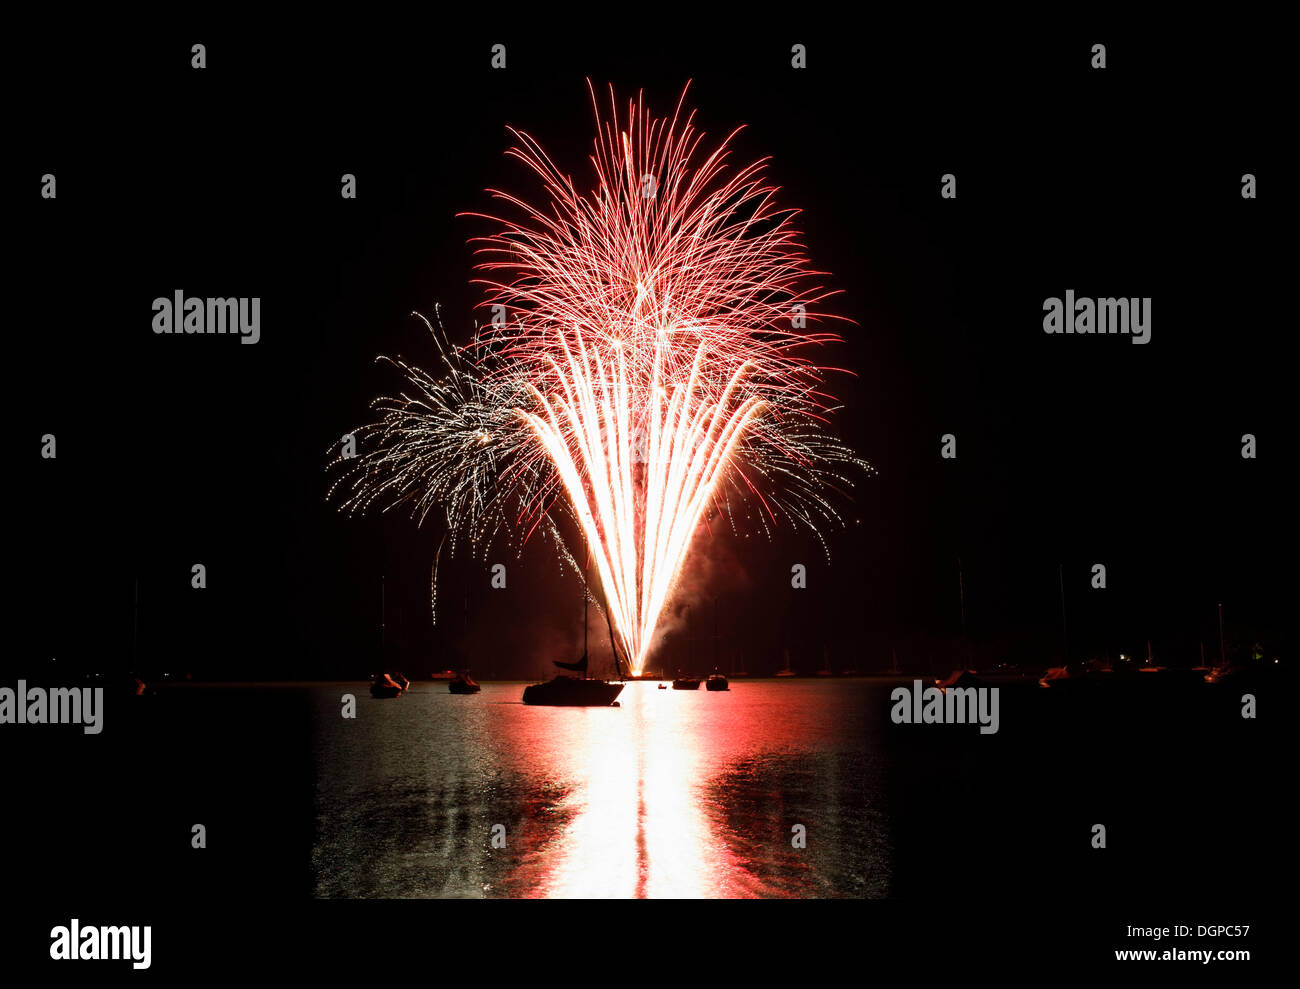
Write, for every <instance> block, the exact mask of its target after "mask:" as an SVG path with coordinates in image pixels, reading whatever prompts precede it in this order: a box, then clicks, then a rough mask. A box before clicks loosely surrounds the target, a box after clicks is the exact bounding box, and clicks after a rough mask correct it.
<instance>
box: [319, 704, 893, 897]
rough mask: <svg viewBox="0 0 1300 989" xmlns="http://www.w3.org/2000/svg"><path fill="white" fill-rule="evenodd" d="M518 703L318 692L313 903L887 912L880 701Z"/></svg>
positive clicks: (886, 834) (887, 846)
mask: <svg viewBox="0 0 1300 989" xmlns="http://www.w3.org/2000/svg"><path fill="white" fill-rule="evenodd" d="M523 687H524V685H523V684H518V683H495V684H484V686H483V690H482V693H480V694H477V695H472V696H456V695H452V694H450V693H449V692H448V691H447V688H446V685H445V684H442V683H422V684H417V685H415V686H414V687H413V689H412V690H411V691H410V692H409V693H407V694H406V695H405V696H403V697H400V698H396V699H392V700H375V699H372V698H371V697H370V696H369V694H368V693H365V692H364V691H363V690H361V689H358V688H355V687H352V688H348V687H338V686H333V687H316V688H313V689H312V706H313V719H312V720H313V733H314V744H313V749H314V752H315V756H316V768H317V774H316V788H315V806H316V827H315V840H314V846H313V849H312V873H313V877H314V885H315V890H314V891H315V894H316V895H317V896H322V897H718V896H722V897H764V896H787V897H788V896H815V897H826V896H853V897H884V896H887V895H889V893H890V889H891V885H890V884H891V866H890V862H891V851H890V848H891V821H890V813H889V807H888V801H887V799H886V789H887V787H886V786H885V780H884V765H883V759H882V751H883V744H882V736H883V730H884V729H883V725H882V724H881V723H880V722H881V721H882V720H887V718H888V713H887V712H888V708H887V706H886V702H885V693H884V692H886V691H887V688H885V687H884V686H882V685H880V684H877V683H872V682H870V681H860V680H836V681H812V680H805V681H798V682H779V681H777V682H773V681H743V680H742V681H733V683H732V688H731V690H730V691H727V692H712V693H711V692H708V691H705V690H704V689H703V688H702V687H701V689H699V690H698V691H675V690H659V689H657V685H656V684H655V683H653V682H635V683H629V684H628V685H627V686H626V687H625V688H624V690H623V692H622V694H621V695H620V698H619V700H620V704H621V706H620V707H617V708H553V707H526V706H524V705H523V704H522V703H521V702H520V697H521V694H522V692H523ZM345 690H351V691H354V692H355V693H356V698H357V717H356V719H355V720H347V719H344V718H343V717H342V716H341V713H340V711H341V706H340V696H341V694H342V693H343V692H344V691H345ZM496 825H503V826H504V828H505V831H504V841H505V847H503V848H502V847H493V841H492V838H493V828H494V826H496ZM796 826H802V829H803V832H804V834H805V835H806V841H805V842H804V846H805V847H795V841H794V840H795V838H796V837H797V835H798V831H797V830H796ZM498 834H500V831H499V829H498ZM498 843H499V842H498Z"/></svg>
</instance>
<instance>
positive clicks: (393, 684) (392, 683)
mask: <svg viewBox="0 0 1300 989" xmlns="http://www.w3.org/2000/svg"><path fill="white" fill-rule="evenodd" d="M370 696H371V697H401V696H402V687H401V685H400V684H399V683H398V682H397V681H396V680H394V679H393V678H392V677H390V676H389V675H388V674H387V673H381V674H379V675H378V676H377V677H375V678H374V680H372V681H371V682H370Z"/></svg>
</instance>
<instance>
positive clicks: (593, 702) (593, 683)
mask: <svg viewBox="0 0 1300 989" xmlns="http://www.w3.org/2000/svg"><path fill="white" fill-rule="evenodd" d="M589 600H590V598H589V597H588V594H587V574H586V572H585V571H584V572H583V575H582V658H581V659H579V660H577V661H575V662H572V663H562V662H560V660H558V659H556V660H552V662H553V663H555V665H556V666H558V667H559V668H560V669H562V670H572V671H573V672H574V673H581V674H582V675H581V676H570V675H568V674H566V673H561V674H560V675H559V676H557V677H555V678H554V679H553V680H547V681H546V682H544V683H534V684H530V685H529V686H527V687H525V688H524V698H523V699H524V703H525V704H544V705H550V706H553V707H609V706H610V705H612V704H614V703H615V702H616V699H617V697H618V695H619V694H621V693H622V692H623V684H621V683H610V682H609V681H606V680H597V679H595V678H594V677H589V676H587V603H588V601H589ZM605 621H606V623H607V624H608V623H609V609H608V608H606V610H605ZM609 644H610V648H611V649H612V650H613V653H614V669H615V671H617V672H618V673H620V674H621V673H622V670H621V669H619V661H618V647H617V646H615V645H614V627H613V625H612V624H610V625H609Z"/></svg>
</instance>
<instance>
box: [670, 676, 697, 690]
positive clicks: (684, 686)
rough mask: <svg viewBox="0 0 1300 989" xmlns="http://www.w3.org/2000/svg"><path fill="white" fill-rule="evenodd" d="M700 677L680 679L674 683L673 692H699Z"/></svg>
mask: <svg viewBox="0 0 1300 989" xmlns="http://www.w3.org/2000/svg"><path fill="white" fill-rule="evenodd" d="M699 689H700V678H699V677H678V678H677V679H676V680H674V681H673V690H699Z"/></svg>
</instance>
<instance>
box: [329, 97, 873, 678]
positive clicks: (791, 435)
mask: <svg viewBox="0 0 1300 989" xmlns="http://www.w3.org/2000/svg"><path fill="white" fill-rule="evenodd" d="M684 97H685V92H683V99H684ZM592 103H593V108H594V109H595V110H596V119H597V129H598V134H599V135H600V136H599V137H598V139H597V141H596V143H595V150H594V153H593V154H592V155H591V157H590V161H591V164H592V166H593V171H594V175H595V188H594V189H593V190H592V191H591V192H590V193H586V194H584V193H580V192H579V191H578V189H577V187H576V186H575V184H574V182H573V180H572V179H571V178H569V177H568V176H566V175H565V174H564V173H563V172H562V171H561V170H560V169H559V168H558V167H557V166H556V165H555V164H554V163H553V162H552V161H551V159H550V158H549V157H548V156H547V154H546V152H545V151H544V150H543V149H542V147H541V145H540V144H539V143H538V142H537V141H535V140H534V139H533V138H531V137H530V136H529V135H527V134H525V133H523V132H520V131H514V132H513V133H514V134H515V136H516V137H517V139H518V144H517V146H516V147H515V148H513V149H512V150H511V151H510V152H509V154H511V155H512V156H514V157H515V158H517V159H519V160H520V161H522V162H523V163H524V164H525V165H527V166H528V167H529V168H530V169H531V170H532V171H533V172H534V173H535V174H536V175H537V176H538V177H539V178H540V179H541V181H542V183H543V187H544V190H545V193H546V204H545V206H544V207H536V206H532V205H529V204H528V203H527V202H525V201H524V200H522V199H519V198H516V197H515V196H512V195H510V194H508V193H505V192H500V191H494V192H493V195H494V197H495V198H497V199H499V200H501V201H502V202H504V203H505V204H507V205H508V206H510V207H511V208H512V210H513V211H515V212H516V213H518V214H520V216H519V217H518V218H516V219H513V220H511V219H502V218H493V217H487V219H489V220H492V222H493V223H494V224H495V225H496V226H497V228H498V229H497V232H496V233H494V234H491V235H489V236H486V237H481V238H477V239H476V243H478V244H479V248H478V252H479V254H480V261H479V264H478V268H479V270H480V272H481V273H482V275H483V277H481V278H480V279H478V282H479V283H480V284H482V285H484V286H485V288H486V290H487V299H486V301H485V302H484V305H485V306H489V307H493V308H494V311H495V312H497V313H498V314H501V315H503V316H504V318H500V317H498V318H497V319H496V320H495V321H494V322H493V324H491V325H490V326H488V327H485V328H483V329H482V330H480V331H479V332H478V333H476V334H475V337H474V340H473V341H472V342H471V344H470V346H469V347H467V348H464V349H463V350H457V349H455V348H451V347H450V346H448V345H447V342H446V339H445V337H442V338H440V337H439V334H438V333H437V332H436V331H434V330H433V328H432V326H430V331H431V332H432V333H433V336H434V340H435V342H436V343H437V345H438V348H439V351H440V353H441V359H442V363H443V365H444V368H445V370H446V372H447V373H446V375H445V376H444V377H442V378H438V379H435V378H433V377H432V376H431V375H428V374H427V373H425V372H423V371H421V370H419V369H418V368H416V367H413V366H411V365H409V364H406V363H405V362H402V361H394V362H393V363H394V364H395V365H396V366H397V367H398V368H399V370H401V371H402V373H403V374H404V375H405V377H406V379H407V383H408V385H410V386H411V388H412V391H413V394H406V393H403V394H402V395H401V396H400V397H398V398H389V399H381V400H379V402H377V403H376V408H377V410H379V411H380V412H381V413H382V416H381V420H380V422H378V423H376V424H374V425H372V426H370V427H367V428H366V429H365V430H362V431H358V437H359V438H364V440H365V441H366V442H365V444H364V445H365V446H366V450H365V452H364V454H363V455H361V456H360V457H359V458H358V460H357V462H356V463H355V464H353V465H350V466H349V469H348V471H347V472H346V473H345V475H344V478H342V479H340V481H339V482H337V483H343V482H344V480H348V481H349V483H350V491H349V493H348V495H347V497H346V500H345V506H346V507H349V508H351V509H352V510H365V509H366V508H368V507H370V506H371V505H373V504H375V503H378V502H383V503H385V504H386V506H388V507H391V506H392V505H393V504H402V503H408V502H409V503H410V504H411V507H412V511H413V512H414V513H415V514H417V515H419V516H420V517H421V518H423V517H424V516H425V515H427V513H428V512H429V511H430V510H431V509H432V508H433V507H434V506H435V505H436V506H439V507H441V508H442V509H443V510H444V511H445V512H446V516H447V521H448V523H449V526H450V527H451V528H452V529H453V531H454V530H456V529H461V530H466V531H468V532H469V534H470V536H471V538H472V540H473V541H474V542H475V543H476V544H479V545H485V544H486V543H487V542H490V541H491V540H492V539H493V538H494V537H495V536H497V535H499V534H501V533H503V532H504V533H507V534H509V538H513V534H515V533H522V534H523V535H522V536H521V537H520V538H521V540H522V539H523V538H526V537H527V534H528V533H531V532H534V531H537V530H539V529H540V531H541V532H543V533H544V534H546V535H548V536H549V537H550V538H553V539H554V540H555V541H556V544H557V545H559V546H563V540H562V538H561V535H560V527H559V526H558V525H557V517H556V513H557V512H560V513H563V514H566V515H569V516H571V517H572V518H573V519H575V520H576V523H577V525H578V526H579V527H580V530H581V532H582V533H583V535H584V536H585V538H586V540H587V542H588V544H589V545H590V547H591V551H592V559H593V561H594V562H595V564H596V569H597V573H598V575H599V578H600V583H601V586H602V587H603V589H604V592H605V599H606V603H607V605H608V610H609V612H610V615H611V617H612V620H613V624H614V626H615V629H616V635H617V637H618V639H619V640H620V645H621V647H622V649H623V651H624V652H625V653H626V655H627V656H628V658H629V661H630V665H631V666H632V668H633V670H634V671H635V672H638V673H639V672H640V671H641V670H642V669H643V668H644V665H645V660H646V657H647V654H648V652H649V650H650V648H651V647H652V644H653V641H654V633H655V629H656V627H657V625H658V622H659V618H660V615H661V614H662V613H663V610H664V608H665V606H666V605H667V603H668V601H669V600H670V599H671V595H672V592H673V586H674V583H675V581H676V579H677V577H678V575H679V574H680V573H681V571H682V567H683V565H684V562H685V560H686V558H687V556H688V554H689V551H690V548H691V544H692V540H693V537H694V535H695V533H696V531H697V529H698V528H699V527H700V525H701V521H702V519H703V518H704V516H705V514H706V512H708V510H709V509H710V507H711V506H712V507H715V508H718V509H719V510H724V511H730V507H731V505H732V504H733V502H747V501H750V500H751V499H752V500H753V501H754V502H756V503H757V504H758V505H759V506H760V508H761V517H762V524H763V525H764V527H765V528H766V527H767V526H768V524H769V523H771V524H773V525H775V524H777V523H778V522H779V520H780V518H781V517H782V516H784V517H787V518H789V519H790V520H791V521H792V522H795V523H797V524H804V525H808V526H810V527H812V528H813V530H814V531H818V523H819V522H822V521H839V516H838V514H837V512H836V511H835V509H834V508H833V507H832V505H831V502H830V500H829V498H828V495H829V494H830V493H831V492H832V491H835V490H843V489H846V488H848V487H850V486H851V482H850V480H849V478H848V474H849V473H851V472H852V471H853V470H854V469H860V468H867V465H866V464H865V463H864V462H863V461H862V460H861V459H859V458H858V457H857V456H856V455H855V454H853V452H852V451H851V450H849V449H848V448H847V447H846V446H844V444H842V443H841V442H840V441H839V440H837V439H836V438H834V437H833V436H831V435H830V434H829V433H828V432H826V430H825V428H824V427H825V421H826V418H827V416H828V414H829V413H830V412H831V411H832V410H831V409H830V408H829V407H828V401H829V400H828V398H827V397H826V396H825V395H824V394H823V393H822V391H821V386H822V380H823V377H824V373H825V372H826V371H827V370H829V369H827V368H823V367H820V366H818V365H815V364H813V363H812V362H810V361H809V360H808V359H807V358H806V357H804V356H802V352H803V351H805V350H807V349H808V348H809V345H813V344H820V343H824V342H827V341H830V340H835V339H838V338H837V337H835V336H834V335H832V334H826V333H812V332H807V331H805V330H804V329H803V327H804V325H805V323H806V321H807V320H810V319H816V318H817V317H819V316H821V317H826V316H827V315H828V314H826V313H822V312H820V303H821V302H822V301H823V300H824V299H825V298H826V297H827V296H828V295H830V294H831V293H829V292H826V291H824V290H822V289H821V288H819V287H815V286H814V287H809V282H810V280H813V279H815V278H816V277H818V276H819V275H820V274H821V273H820V272H816V271H814V270H812V269H811V268H810V267H809V263H808V260H807V258H806V256H805V255H804V252H803V249H802V247H801V245H800V243H799V240H798V235H797V233H796V232H795V230H794V229H793V227H792V225H791V221H792V219H793V217H794V216H795V215H796V212H795V211H793V210H789V209H783V208H778V207H777V206H776V205H775V203H774V198H773V197H774V194H775V192H776V191H777V190H776V189H775V188H774V187H772V186H770V185H767V184H765V181H764V179H763V174H762V173H763V165H764V162H763V161H759V162H756V163H754V164H752V165H749V166H747V167H745V168H742V169H740V170H738V171H737V172H735V174H734V175H732V176H731V177H730V178H728V177H727V176H726V175H725V174H724V173H725V171H726V160H727V157H728V142H729V141H730V139H731V138H730V137H728V138H727V139H726V140H724V141H722V142H721V143H720V144H719V145H718V146H717V147H716V148H714V149H713V150H712V151H710V152H708V153H707V154H703V153H702V152H701V146H702V141H703V134H701V133H698V132H697V131H696V130H695V128H694V127H693V124H692V120H693V114H688V115H687V116H686V117H685V119H683V118H682V103H681V102H680V101H679V103H678V106H677V110H676V112H675V113H674V115H673V117H672V118H671V120H656V119H654V118H652V117H650V116H648V115H647V114H646V112H645V110H644V108H643V107H642V105H641V103H640V101H637V102H634V103H630V104H629V106H628V110H627V116H626V121H625V123H624V125H622V126H620V123H619V115H618V111H617V106H616V105H615V103H614V98H613V94H612V91H611V94H610V119H609V121H608V122H605V123H602V122H601V116H600V109H599V105H598V101H597V100H596V96H595V91H594V90H592ZM732 136H734V132H733V135H732ZM697 162H698V163H697ZM476 215H481V214H476ZM867 469H869V468H867ZM818 534H819V538H820V532H819V533H818ZM824 545H825V544H824V542H823V546H824ZM563 556H564V557H565V558H567V559H568V560H569V561H570V563H571V564H572V554H570V553H569V552H568V551H567V549H565V551H564V553H563Z"/></svg>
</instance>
